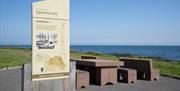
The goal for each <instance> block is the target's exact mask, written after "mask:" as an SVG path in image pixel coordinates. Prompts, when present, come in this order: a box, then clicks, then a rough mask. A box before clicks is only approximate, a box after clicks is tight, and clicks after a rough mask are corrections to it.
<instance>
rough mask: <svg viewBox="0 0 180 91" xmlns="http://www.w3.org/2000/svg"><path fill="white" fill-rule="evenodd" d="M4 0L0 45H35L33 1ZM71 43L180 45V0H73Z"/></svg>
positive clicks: (1, 2)
mask: <svg viewBox="0 0 180 91" xmlns="http://www.w3.org/2000/svg"><path fill="white" fill-rule="evenodd" d="M32 1H35V0H0V44H1V45H30V44H31V3H32ZM70 24H71V25H70V40H71V41H70V42H71V45H180V0H71V3H70Z"/></svg>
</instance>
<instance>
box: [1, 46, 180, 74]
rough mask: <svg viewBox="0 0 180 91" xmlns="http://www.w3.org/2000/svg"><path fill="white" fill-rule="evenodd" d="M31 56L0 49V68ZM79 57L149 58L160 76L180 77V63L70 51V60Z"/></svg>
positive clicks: (26, 51)
mask: <svg viewBox="0 0 180 91" xmlns="http://www.w3.org/2000/svg"><path fill="white" fill-rule="evenodd" d="M31 54H32V53H31V49H27V48H0V68H5V67H12V66H20V65H22V64H24V63H27V62H30V61H31ZM81 55H90V56H98V57H99V58H102V59H108V60H114V61H117V60H118V58H119V57H133V58H134V57H136V58H151V59H153V67H154V68H158V69H160V71H161V74H163V75H169V76H176V77H180V61H172V60H164V59H161V58H157V57H156V58H154V57H144V56H139V55H133V54H103V53H97V52H79V51H76V50H71V58H75V59H78V58H80V57H81Z"/></svg>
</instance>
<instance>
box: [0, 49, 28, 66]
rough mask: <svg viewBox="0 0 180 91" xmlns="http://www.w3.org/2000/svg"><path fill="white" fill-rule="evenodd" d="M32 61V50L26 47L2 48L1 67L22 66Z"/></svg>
mask: <svg viewBox="0 0 180 91" xmlns="http://www.w3.org/2000/svg"><path fill="white" fill-rule="evenodd" d="M29 61H31V50H30V49H25V48H0V68H5V67H13V66H20V65H23V64H24V63H27V62H29Z"/></svg>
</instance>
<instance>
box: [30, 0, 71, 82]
mask: <svg viewBox="0 0 180 91" xmlns="http://www.w3.org/2000/svg"><path fill="white" fill-rule="evenodd" d="M32 27H33V28H32V35H33V36H32V51H33V53H32V80H46V79H59V78H68V77H69V0H46V1H40V2H34V3H33V4H32Z"/></svg>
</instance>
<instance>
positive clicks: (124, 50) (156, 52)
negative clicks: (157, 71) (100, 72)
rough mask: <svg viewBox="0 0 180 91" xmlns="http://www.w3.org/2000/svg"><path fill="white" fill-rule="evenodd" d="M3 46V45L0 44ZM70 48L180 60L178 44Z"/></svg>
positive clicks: (80, 46)
mask: <svg viewBox="0 0 180 91" xmlns="http://www.w3.org/2000/svg"><path fill="white" fill-rule="evenodd" d="M0 47H4V46H0ZM10 47H15V48H31V45H18V46H14V45H13V46H10ZM71 49H73V50H77V51H80V52H99V53H106V54H112V53H117V54H136V55H142V56H151V57H161V58H163V59H171V60H179V61H180V46H92V45H91V46H84V45H73V46H71Z"/></svg>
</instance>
